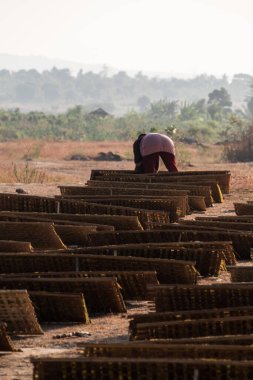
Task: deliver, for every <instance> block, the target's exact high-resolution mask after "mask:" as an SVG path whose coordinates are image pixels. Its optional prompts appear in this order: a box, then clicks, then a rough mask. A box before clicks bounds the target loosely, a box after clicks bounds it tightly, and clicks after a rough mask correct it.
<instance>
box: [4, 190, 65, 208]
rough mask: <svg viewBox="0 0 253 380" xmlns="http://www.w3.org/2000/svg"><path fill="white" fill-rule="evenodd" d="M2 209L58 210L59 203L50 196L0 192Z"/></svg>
mask: <svg viewBox="0 0 253 380" xmlns="http://www.w3.org/2000/svg"><path fill="white" fill-rule="evenodd" d="M0 210H2V211H37V212H57V211H58V204H57V202H56V201H55V199H54V198H50V197H41V196H37V195H24V194H8V193H0Z"/></svg>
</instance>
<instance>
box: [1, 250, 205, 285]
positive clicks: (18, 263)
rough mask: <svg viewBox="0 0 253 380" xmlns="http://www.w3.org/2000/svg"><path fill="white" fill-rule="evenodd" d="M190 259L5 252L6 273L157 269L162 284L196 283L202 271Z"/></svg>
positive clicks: (3, 258) (2, 260)
mask: <svg viewBox="0 0 253 380" xmlns="http://www.w3.org/2000/svg"><path fill="white" fill-rule="evenodd" d="M194 265H195V263H193V262H190V261H185V262H184V261H179V260H166V259H146V258H143V257H113V256H106V255H88V254H83V255H82V254H69V253H67V254H62V253H36V254H33V253H29V254H26V253H18V254H13V253H2V254H0V266H1V268H2V273H25V272H26V273H32V272H54V271H57V272H64V271H65V272H68V271H101V270H102V271H122V270H123V271H156V273H157V278H158V281H159V282H160V283H168V282H170V283H187V284H195V283H196V282H197V278H198V272H197V271H196V269H195V266H194Z"/></svg>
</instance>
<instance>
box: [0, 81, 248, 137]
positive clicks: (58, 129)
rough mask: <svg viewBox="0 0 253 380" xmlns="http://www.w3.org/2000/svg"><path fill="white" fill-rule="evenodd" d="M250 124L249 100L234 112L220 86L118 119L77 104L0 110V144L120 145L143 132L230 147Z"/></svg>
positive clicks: (147, 107) (164, 102)
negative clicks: (54, 109)
mask: <svg viewBox="0 0 253 380" xmlns="http://www.w3.org/2000/svg"><path fill="white" fill-rule="evenodd" d="M143 107H144V105H143ZM252 119H253V95H252V96H249V97H248V99H247V102H246V105H245V107H244V109H235V108H233V102H232V100H231V96H230V94H229V93H228V91H227V90H226V89H225V88H224V87H220V88H216V89H214V90H213V91H211V92H210V93H209V94H208V96H207V99H205V98H202V99H199V100H197V101H195V102H186V101H185V102H179V101H177V100H172V101H169V100H167V99H161V100H158V101H154V102H150V103H149V104H145V107H144V108H143V110H142V112H137V111H135V110H131V111H129V112H127V113H125V114H124V115H122V116H113V115H111V114H109V115H108V116H106V117H100V116H97V115H94V114H92V113H89V112H87V110H86V109H85V107H84V106H82V105H77V106H74V107H71V108H69V109H68V110H66V111H64V112H61V113H52V112H51V113H50V112H41V111H30V112H22V111H21V110H20V109H19V108H14V109H6V108H1V109H0V141H8V140H13V139H24V138H33V139H47V140H50V139H51V140H77V141H88V140H97V141H103V140H119V141H120V140H121V141H126V140H132V139H135V138H136V136H137V135H138V134H140V133H143V132H161V133H166V134H167V135H169V136H173V138H174V139H175V140H178V141H182V142H186V143H189V144H192V143H196V144H206V143H233V142H235V141H238V139H240V136H241V135H242V133H244V134H245V133H246V131H247V128H248V126H249V124H250V122H251V121H252Z"/></svg>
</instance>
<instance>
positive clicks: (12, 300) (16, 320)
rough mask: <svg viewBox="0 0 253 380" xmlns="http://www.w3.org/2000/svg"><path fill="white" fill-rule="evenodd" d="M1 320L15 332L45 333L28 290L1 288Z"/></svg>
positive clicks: (9, 330)
mask: <svg viewBox="0 0 253 380" xmlns="http://www.w3.org/2000/svg"><path fill="white" fill-rule="evenodd" d="M0 315H1V322H5V323H7V331H8V332H11V333H15V334H32V335H33V334H34V335H40V334H43V331H42V329H41V327H40V325H39V323H38V321H37V318H36V315H35V312H34V308H33V305H32V302H31V300H30V298H29V296H28V293H27V291H26V290H0Z"/></svg>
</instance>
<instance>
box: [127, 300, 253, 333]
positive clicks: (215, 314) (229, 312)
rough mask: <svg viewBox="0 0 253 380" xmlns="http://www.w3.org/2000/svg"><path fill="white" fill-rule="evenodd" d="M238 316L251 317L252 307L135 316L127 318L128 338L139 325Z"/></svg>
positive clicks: (252, 314)
mask: <svg viewBox="0 0 253 380" xmlns="http://www.w3.org/2000/svg"><path fill="white" fill-rule="evenodd" d="M238 316H253V306H244V307H243V308H242V307H229V308H223V309H222V308H220V309H201V310H182V311H167V312H163V313H148V314H136V315H133V316H131V317H129V318H131V319H130V321H129V333H130V336H135V335H136V326H137V324H139V323H154V322H164V321H167V322H168V321H184V320H196V319H197V320H198V319H208V318H212V319H215V318H225V317H238Z"/></svg>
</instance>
